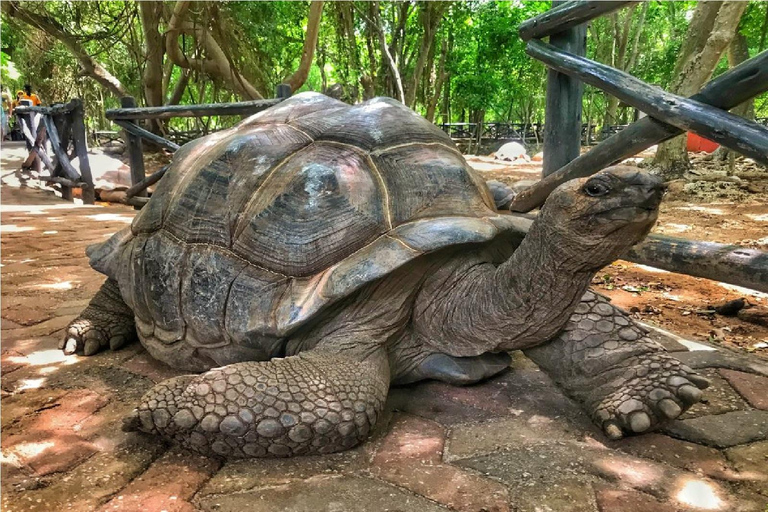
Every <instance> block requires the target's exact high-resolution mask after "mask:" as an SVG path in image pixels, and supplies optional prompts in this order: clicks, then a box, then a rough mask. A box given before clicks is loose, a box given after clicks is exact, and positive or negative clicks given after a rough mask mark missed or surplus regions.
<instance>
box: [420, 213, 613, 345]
mask: <svg viewBox="0 0 768 512" xmlns="http://www.w3.org/2000/svg"><path fill="white" fill-rule="evenodd" d="M542 220H543V221H544V222H542ZM547 224H548V223H547V222H546V219H538V220H537V221H536V222H534V224H533V225H532V226H531V229H530V231H529V233H528V234H527V235H526V237H525V238H524V239H523V241H522V243H521V244H520V246H519V247H518V248H517V249H516V250H515V251H514V253H513V254H512V255H511V256H510V258H509V259H508V260H507V261H505V262H503V263H501V264H500V265H498V266H497V265H494V264H493V263H491V262H490V260H489V258H487V257H484V255H483V253H482V252H474V253H469V254H467V253H466V252H462V253H459V254H457V255H456V256H455V257H454V258H453V259H452V260H450V261H449V262H447V264H446V265H444V266H443V267H442V268H440V269H439V270H438V271H437V272H435V273H434V274H433V275H431V276H430V277H428V278H427V281H426V282H425V284H424V286H423V287H422V290H421V292H420V294H419V296H418V297H417V299H416V302H415V304H414V330H415V332H416V334H417V335H418V336H419V337H420V338H421V339H422V340H424V343H426V344H428V345H430V346H431V347H432V348H433V349H434V350H436V351H440V352H444V353H448V354H450V355H453V356H457V357H467V356H476V355H480V354H483V353H485V352H500V351H507V350H518V349H522V348H528V347H532V346H535V345H538V344H541V343H544V342H545V341H547V340H549V339H550V338H552V337H553V336H554V335H555V334H556V333H557V332H559V331H560V330H561V329H562V328H563V326H564V325H565V324H566V322H567V321H568V318H570V316H571V314H572V313H573V310H574V309H575V308H576V305H577V304H578V303H579V301H580V300H581V297H582V296H583V295H584V292H585V291H586V289H587V287H588V286H589V284H590V282H591V281H592V278H593V277H594V275H595V273H596V272H597V271H598V270H599V269H600V268H601V267H602V266H604V265H605V261H606V259H605V258H606V255H605V253H603V255H602V257H601V258H599V259H598V258H596V257H594V256H592V255H593V254H594V253H595V252H597V253H598V254H599V252H600V250H599V248H598V246H599V241H598V240H595V241H594V242H593V243H589V241H587V243H586V245H585V240H584V238H583V237H581V238H579V239H575V238H569V234H568V233H562V232H558V231H556V230H554V229H552V228H551V227H549V226H548V225H547Z"/></svg>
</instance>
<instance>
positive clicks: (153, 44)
mask: <svg viewBox="0 0 768 512" xmlns="http://www.w3.org/2000/svg"><path fill="white" fill-rule="evenodd" d="M139 14H140V16H141V28H142V30H143V31H144V44H145V48H144V58H145V60H146V65H145V67H144V77H143V78H144V80H143V81H144V83H143V85H144V96H145V98H144V99H145V100H146V105H147V106H148V107H160V106H162V105H163V100H164V97H163V57H164V55H165V46H164V44H163V43H164V41H163V36H162V35H161V34H160V31H159V27H160V17H161V16H162V14H163V5H162V4H159V3H155V2H139ZM149 130H150V131H151V132H152V133H155V134H158V135H161V134H162V133H163V125H162V121H160V120H159V119H152V120H150V122H149Z"/></svg>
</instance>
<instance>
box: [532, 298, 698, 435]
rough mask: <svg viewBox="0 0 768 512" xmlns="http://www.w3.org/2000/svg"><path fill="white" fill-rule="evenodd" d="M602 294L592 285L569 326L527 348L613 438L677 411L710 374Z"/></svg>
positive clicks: (685, 406)
mask: <svg viewBox="0 0 768 512" xmlns="http://www.w3.org/2000/svg"><path fill="white" fill-rule="evenodd" d="M646 332H647V331H646V330H645V329H643V328H642V327H640V326H639V325H637V324H635V323H634V322H633V321H632V319H631V318H629V317H628V316H627V315H625V314H624V313H623V312H622V311H621V310H619V309H618V308H616V307H614V306H612V305H611V304H610V303H609V302H608V301H607V300H606V299H605V298H603V297H601V296H598V295H596V294H594V293H592V292H587V293H586V294H585V295H584V297H583V298H582V302H581V303H580V304H579V305H578V306H577V308H576V311H575V312H574V314H573V315H572V316H571V318H570V320H569V321H568V324H567V325H566V327H565V328H564V330H563V331H562V332H561V333H560V334H558V335H557V337H555V338H554V339H552V340H551V341H549V342H547V343H545V344H544V345H541V346H538V347H535V348H532V349H528V350H526V351H525V354H526V355H527V356H528V357H530V358H531V359H533V361H534V362H535V363H536V364H538V365H539V366H540V367H541V368H542V369H543V370H544V371H546V372H547V373H548V374H549V376H550V377H552V379H553V380H555V381H556V382H557V383H558V384H559V385H560V386H561V387H563V388H564V390H565V392H566V393H567V394H568V395H569V396H571V397H572V398H574V399H576V400H577V401H579V402H581V403H582V404H583V406H584V407H585V409H586V410H587V412H588V413H589V414H590V416H591V417H592V420H593V421H594V422H595V423H596V424H597V425H598V426H599V427H600V428H601V429H602V430H603V432H604V433H605V434H606V435H607V436H608V437H609V438H611V439H620V438H621V437H623V436H624V435H625V434H639V433H642V432H647V431H650V430H653V429H655V428H657V427H658V426H659V425H661V424H663V423H665V422H667V421H669V420H673V419H675V418H677V417H678V416H679V415H680V414H682V412H683V411H685V410H686V409H688V408H689V407H690V406H692V405H693V404H695V403H696V402H698V401H699V400H700V399H701V391H700V389H704V388H706V387H707V386H709V381H708V380H707V379H705V378H704V377H701V376H699V375H697V374H695V373H694V371H693V370H691V369H690V368H689V367H687V366H685V365H684V364H682V363H681V362H680V361H678V360H677V359H675V358H674V357H672V356H670V355H669V354H668V353H667V352H666V350H665V349H664V348H663V347H662V346H660V345H658V344H657V343H656V342H654V341H652V340H651V339H649V338H648V337H647V336H646Z"/></svg>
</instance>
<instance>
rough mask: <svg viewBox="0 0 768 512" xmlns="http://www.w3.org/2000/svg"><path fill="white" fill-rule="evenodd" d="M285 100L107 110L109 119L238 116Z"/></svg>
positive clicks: (130, 107)
mask: <svg viewBox="0 0 768 512" xmlns="http://www.w3.org/2000/svg"><path fill="white" fill-rule="evenodd" d="M281 101H283V99H282V98H276V99H269V100H253V101H241V102H237V103H211V104H205V105H167V106H164V107H142V108H137V107H136V106H135V105H136V102H135V101H134V102H133V104H132V105H133V106H127V105H125V104H123V108H116V109H110V110H107V112H106V116H107V119H109V120H112V121H114V120H116V119H122V120H132V119H134V120H135V119H171V118H173V117H203V116H236V115H244V114H255V113H256V112H260V111H262V110H265V109H268V108H269V107H272V106H274V105H277V104H278V103H280V102H281Z"/></svg>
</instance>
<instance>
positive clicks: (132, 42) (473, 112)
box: [0, 0, 768, 129]
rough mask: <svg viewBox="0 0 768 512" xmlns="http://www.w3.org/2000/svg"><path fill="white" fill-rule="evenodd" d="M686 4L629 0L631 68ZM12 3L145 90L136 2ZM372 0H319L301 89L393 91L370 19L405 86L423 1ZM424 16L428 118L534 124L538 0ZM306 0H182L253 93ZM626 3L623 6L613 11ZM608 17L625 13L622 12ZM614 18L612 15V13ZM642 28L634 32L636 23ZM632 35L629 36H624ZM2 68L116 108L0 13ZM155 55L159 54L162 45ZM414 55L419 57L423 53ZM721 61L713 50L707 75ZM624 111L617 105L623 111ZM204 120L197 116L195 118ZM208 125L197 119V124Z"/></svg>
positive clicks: (208, 96) (188, 98)
mask: <svg viewBox="0 0 768 512" xmlns="http://www.w3.org/2000/svg"><path fill="white" fill-rule="evenodd" d="M695 4H696V3H695V2H691V1H681V2H651V3H649V4H648V6H647V11H646V13H645V21H644V23H643V24H642V27H640V23H637V21H636V20H637V19H638V17H639V16H640V11H641V7H639V6H638V7H636V8H635V10H634V12H633V14H632V16H633V18H632V19H633V20H635V21H634V22H633V24H632V25H631V30H630V38H629V40H630V49H629V50H628V51H632V49H633V48H634V47H633V46H632V45H633V44H634V40H635V39H637V41H638V47H637V49H636V50H635V51H636V53H637V55H636V59H635V61H634V63H633V64H634V65H633V66H632V68H631V69H628V71H629V72H630V73H632V74H633V75H635V76H637V77H639V78H641V79H643V80H645V81H647V82H650V83H653V84H657V85H659V86H661V87H666V86H667V85H668V84H669V83H670V81H671V80H672V78H673V77H672V72H673V68H674V65H675V59H676V57H677V54H678V53H679V51H680V47H681V44H682V40H683V37H684V35H685V31H686V28H687V25H688V21H689V18H690V14H691V12H692V10H693V8H694V7H695ZM19 5H21V6H22V7H24V8H26V9H29V10H30V11H33V12H36V13H40V14H43V15H46V16H49V17H50V18H52V19H54V20H56V22H57V23H58V24H59V25H60V26H61V27H62V28H63V30H64V31H66V32H67V33H69V34H72V36H73V37H74V38H75V40H76V41H77V42H78V43H79V44H80V45H81V46H82V47H83V48H84V49H85V50H86V51H87V53H88V54H89V55H91V56H92V57H94V59H96V60H97V61H98V62H100V63H101V64H102V65H103V66H104V67H105V68H106V69H107V70H108V71H109V72H110V73H111V74H112V75H114V76H115V77H116V78H117V79H119V81H120V82H121V84H122V86H123V87H124V88H125V89H126V90H127V91H129V92H130V93H131V94H132V95H134V96H135V97H137V98H138V99H139V101H140V102H143V100H142V98H144V94H145V93H144V88H143V83H142V76H143V71H144V69H145V67H146V65H147V59H146V56H145V54H144V52H145V41H144V35H143V31H142V26H141V17H140V16H139V7H138V4H137V3H136V2H135V1H91V2H78V1H45V2H31V1H22V2H19ZM174 5H175V2H173V1H167V2H165V3H164V4H163V6H164V13H163V15H162V19H161V20H160V27H159V29H160V32H161V33H164V31H165V30H166V28H167V26H168V23H169V21H170V14H171V12H172V11H173V8H174ZM373 5H374V4H372V3H371V2H368V1H362V0H358V1H354V2H326V4H325V6H324V11H323V18H322V22H321V25H320V37H319V41H318V44H317V48H316V51H315V58H314V63H313V65H312V67H311V69H310V72H309V77H308V79H307V80H306V82H305V83H304V85H303V86H302V88H301V90H317V91H321V90H323V89H324V88H325V89H328V88H330V87H332V86H337V87H338V88H340V89H341V91H342V98H343V99H345V100H347V101H359V100H361V99H363V97H365V96H366V95H370V94H371V93H373V94H377V95H390V96H395V97H396V96H397V88H396V84H395V79H394V75H393V73H392V72H391V70H390V65H389V63H388V61H387V58H386V55H385V54H384V52H383V51H382V48H381V45H380V41H379V37H378V30H381V31H383V33H384V37H385V41H386V44H387V46H388V49H389V50H390V52H391V53H392V56H393V58H394V60H395V62H396V65H397V68H398V70H399V73H400V75H401V79H402V82H403V86H404V88H406V89H407V88H408V87H409V84H410V81H411V79H412V78H413V77H415V76H416V74H415V73H416V72H417V70H416V66H417V65H418V64H419V59H418V55H419V51H420V47H421V44H422V38H423V35H424V33H425V26H426V25H425V18H424V15H425V13H426V12H427V11H428V10H429V9H431V8H434V5H432V6H430V4H428V3H426V2H416V1H413V0H412V1H407V2H380V3H379V7H380V11H379V17H380V27H378V28H375V27H373V21H374V20H373V12H372V8H373ZM443 7H445V9H444V11H443V12H442V13H441V14H442V19H441V21H440V23H439V24H437V25H436V30H435V33H434V39H433V41H432V42H431V46H430V50H429V52H428V58H427V59H426V61H425V64H424V66H425V67H424V69H423V71H422V72H421V73H420V74H419V75H418V76H420V77H421V78H420V80H419V83H418V84H417V89H416V94H415V98H416V103H415V108H416V110H418V111H420V112H421V113H426V112H427V110H428V109H429V108H430V104H432V106H433V108H435V110H436V112H437V116H436V120H443V121H449V120H450V121H459V120H464V121H470V120H475V119H478V118H483V119H484V120H485V121H514V122H527V123H533V122H542V121H543V110H544V96H545V87H546V69H545V68H544V66H542V65H541V64H539V63H538V62H536V61H535V60H533V59H531V58H530V57H528V56H527V54H526V53H525V44H524V42H523V41H522V40H521V39H520V38H519V36H518V34H517V29H518V26H519V24H520V23H521V22H522V21H524V20H526V19H529V18H531V17H533V16H536V15H537V14H540V13H542V12H544V11H546V10H547V9H549V8H550V2H547V1H531V2H522V1H519V0H514V1H494V0H466V1H454V2H450V5H448V6H443ZM766 10H768V3H765V2H759V1H752V2H750V4H749V6H748V7H747V9H746V12H745V14H744V17H743V19H742V22H741V26H740V32H741V33H742V34H744V36H745V37H746V39H747V42H748V46H749V53H750V55H751V56H754V55H756V54H757V53H759V52H760V51H761V50H764V49H765V47H766V46H767V45H768V41H766V35H765V34H766V21H765V20H766ZM308 11H309V2H307V1H300V2H288V1H276V2H248V1H225V2H207V3H203V2H199V3H198V2H193V3H192V4H191V7H190V12H191V16H192V19H193V20H195V23H201V24H205V25H206V26H207V27H208V28H209V29H210V30H212V31H214V33H215V31H216V30H220V31H221V32H222V33H220V34H218V35H219V36H220V37H219V38H218V40H219V41H220V43H221V48H222V50H223V51H224V53H225V54H226V55H227V58H228V60H229V62H230V63H231V64H232V65H233V66H234V67H235V68H236V69H237V70H238V71H239V72H240V73H242V76H243V77H245V78H246V79H247V80H248V81H249V82H250V83H252V84H253V85H254V86H255V87H256V88H257V89H258V90H259V91H261V92H262V94H264V95H265V96H267V97H269V96H271V95H272V94H273V91H274V89H275V86H276V85H277V84H279V83H281V81H283V80H284V79H285V78H286V77H287V76H289V75H290V74H291V73H293V72H294V71H295V70H296V68H297V66H298V64H299V61H300V59H301V54H302V51H303V45H304V37H305V30H306V25H307V16H308ZM623 12H626V11H623ZM619 16H623V14H620V15H619ZM617 19H618V20H621V19H623V18H617ZM614 22H615V20H614V19H613V18H611V16H610V15H609V16H604V17H602V18H600V19H597V20H594V21H593V22H592V24H591V27H590V29H589V36H588V53H587V55H588V56H589V57H590V58H594V59H597V60H600V61H602V62H607V63H612V59H615V56H616V52H617V48H616V32H615V26H616V25H615V24H614ZM638 30H640V33H639V34H637V31H638ZM636 36H637V37H636ZM179 40H180V42H181V44H182V45H183V48H182V49H183V52H184V53H185V54H186V55H188V56H189V57H191V58H192V57H194V58H198V59H199V58H205V57H206V56H205V55H203V54H202V53H201V49H200V46H199V45H198V44H196V42H195V39H194V38H193V37H192V36H189V35H185V36H180V39H179ZM443 44H445V45H446V47H447V48H448V52H447V58H446V59H445V73H446V76H447V80H445V82H444V87H445V88H447V89H446V90H447V91H448V94H447V97H448V100H449V101H447V102H446V101H445V99H446V94H445V93H444V92H441V91H442V89H441V90H437V91H436V90H435V87H436V84H437V83H439V80H438V78H437V77H438V75H439V74H440V72H441V69H440V67H439V62H440V57H441V49H442V47H443ZM0 58H1V59H2V60H1V61H0V72H1V74H0V80H2V85H3V87H4V88H6V89H10V90H14V89H16V88H18V87H19V86H20V85H22V84H23V83H25V82H30V83H32V84H33V85H34V87H35V88H36V90H37V91H38V94H39V95H40V96H41V98H42V99H43V101H44V102H45V103H52V102H59V101H66V100H68V99H69V98H71V97H75V96H79V97H82V98H84V100H85V102H86V106H87V113H88V115H89V117H90V119H91V121H92V123H93V124H94V126H98V127H100V128H105V127H108V126H109V123H108V122H107V121H106V119H104V115H103V113H104V110H105V109H107V108H113V107H116V106H118V104H119V102H118V99H117V98H115V97H113V96H112V95H111V94H110V93H108V92H107V91H106V90H105V89H104V88H103V87H101V86H100V85H98V83H97V82H95V81H94V80H93V79H91V78H90V77H86V76H84V75H83V74H82V72H81V67H80V64H79V62H78V61H77V59H76V58H75V57H73V55H72V52H71V51H70V50H69V49H68V48H67V47H66V46H65V45H64V44H63V43H62V42H61V41H59V40H57V39H56V38H54V37H52V36H51V35H50V34H48V33H46V31H44V30H39V29H36V28H34V27H32V26H30V25H27V24H25V23H24V22H22V21H19V20H18V19H17V18H14V17H13V16H9V15H7V14H6V13H5V12H4V13H3V30H2V54H0ZM166 60H167V57H166ZM422 60H423V59H422ZM166 68H167V69H166V73H170V75H169V77H167V79H166V82H167V84H166V85H167V91H166V98H167V97H168V96H169V95H170V91H171V90H173V88H174V87H175V86H176V84H177V83H179V81H180V80H181V79H182V72H181V69H180V68H179V67H177V66H172V65H170V63H166ZM726 69H727V62H726V60H725V59H723V61H722V62H721V63H720V66H719V67H718V69H717V71H716V73H721V72H723V71H725V70H726ZM238 99H239V98H238V97H237V96H236V94H235V93H234V92H233V90H232V87H231V84H228V83H226V82H225V81H222V80H221V79H220V78H214V77H212V76H210V75H208V74H206V73H204V72H203V71H202V70H199V69H192V70H191V75H190V79H189V83H188V84H187V86H186V88H185V89H184V94H183V96H182V99H181V103H206V102H223V101H237V100H238ZM608 101H609V99H608V98H607V97H606V96H605V95H604V93H602V91H599V90H597V89H594V88H591V87H587V88H586V89H585V96H584V111H585V120H586V119H587V117H589V120H590V123H592V124H597V125H600V124H601V123H603V122H604V120H603V117H604V115H605V111H606V109H607V107H608ZM623 115H624V118H626V117H627V116H628V115H629V111H628V110H624V111H623ZM756 115H757V116H758V117H760V116H768V97H767V96H766V95H763V96H762V97H759V98H758V99H757V101H756ZM235 121H236V119H229V120H225V119H210V120H202V121H201V120H185V121H174V123H175V124H172V125H171V128H175V129H191V128H195V127H198V128H200V127H203V128H214V127H216V126H224V125H227V124H229V123H231V122H235ZM200 123H202V125H201V124H200ZM206 123H207V127H206V126H204V125H205V124H206Z"/></svg>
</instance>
